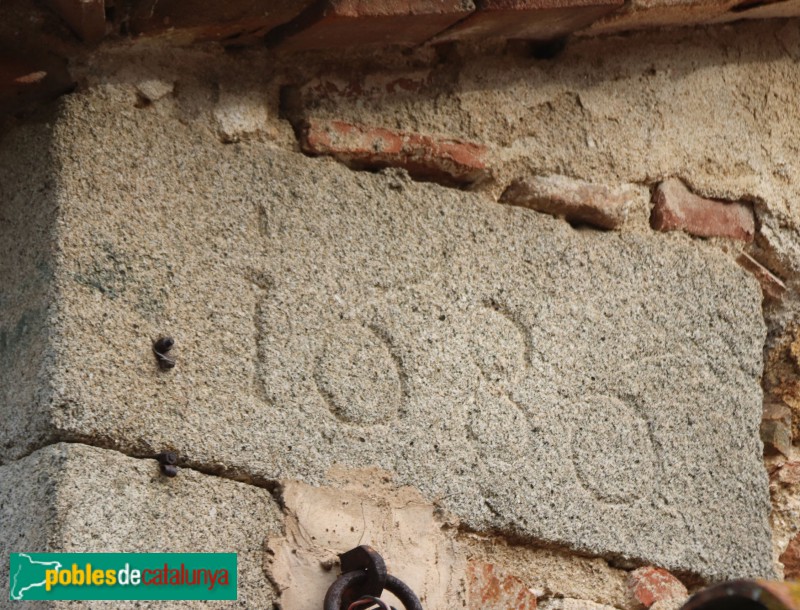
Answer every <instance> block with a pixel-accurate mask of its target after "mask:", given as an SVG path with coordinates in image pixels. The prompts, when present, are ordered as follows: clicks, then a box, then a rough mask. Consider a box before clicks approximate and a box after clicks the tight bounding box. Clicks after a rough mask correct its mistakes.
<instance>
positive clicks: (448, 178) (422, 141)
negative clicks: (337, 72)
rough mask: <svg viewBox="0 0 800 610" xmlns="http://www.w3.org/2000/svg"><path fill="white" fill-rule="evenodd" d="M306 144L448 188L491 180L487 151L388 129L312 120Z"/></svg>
mask: <svg viewBox="0 0 800 610" xmlns="http://www.w3.org/2000/svg"><path fill="white" fill-rule="evenodd" d="M300 144H301V147H302V149H303V151H304V152H306V153H308V154H311V155H330V156H332V157H335V158H336V159H338V160H339V161H341V162H342V163H344V164H346V165H348V166H349V167H352V168H354V169H379V168H383V167H401V168H403V169H405V170H407V171H408V173H409V174H411V175H412V176H414V177H415V178H419V179H423V180H431V181H434V182H441V183H444V184H469V183H472V182H476V181H479V180H482V179H484V178H486V177H488V175H489V171H488V169H487V167H486V163H485V161H484V157H485V155H486V152H487V149H486V147H485V146H481V145H480V144H473V143H470V142H463V141H460V140H451V139H445V138H435V137H432V136H426V135H421V134H416V133H407V132H402V131H392V130H390V129H384V128H382V127H368V126H364V125H354V124H352V123H346V122H344V121H320V120H316V119H311V120H310V121H308V123H307V124H306V126H305V127H304V129H303V130H302V133H301V138H300Z"/></svg>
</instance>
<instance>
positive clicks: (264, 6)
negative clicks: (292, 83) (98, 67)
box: [130, 0, 314, 42]
mask: <svg viewBox="0 0 800 610" xmlns="http://www.w3.org/2000/svg"><path fill="white" fill-rule="evenodd" d="M313 3H314V0H225V1H224V2H209V1H208V0H158V2H153V0H136V2H135V4H134V7H133V9H132V10H131V19H130V27H131V31H132V32H133V33H135V34H148V35H153V34H163V33H165V32H169V33H171V34H172V35H177V36H179V37H182V38H184V39H186V41H187V42H188V41H193V40H216V41H222V42H224V41H233V40H238V39H239V38H240V37H242V36H248V37H250V38H256V37H259V36H262V37H263V36H264V35H265V34H267V33H268V32H269V31H271V30H273V29H274V28H276V27H277V26H280V25H283V24H284V23H287V22H288V21H291V20H292V19H294V18H295V17H297V16H298V15H300V14H301V13H302V12H303V10H304V9H306V8H307V7H309V6H311V5H312V4H313Z"/></svg>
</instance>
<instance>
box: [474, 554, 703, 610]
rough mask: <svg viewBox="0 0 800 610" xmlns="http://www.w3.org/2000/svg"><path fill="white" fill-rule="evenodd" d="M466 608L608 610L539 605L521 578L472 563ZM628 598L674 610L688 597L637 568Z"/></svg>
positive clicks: (677, 585) (658, 573) (657, 572)
mask: <svg viewBox="0 0 800 610" xmlns="http://www.w3.org/2000/svg"><path fill="white" fill-rule="evenodd" d="M467 581H468V582H467V584H468V592H467V593H468V606H467V607H468V608H469V609H474V610H478V609H481V610H509V609H510V608H513V609H514V610H534V609H536V608H539V607H542V608H544V607H545V606H547V607H548V608H562V609H563V610H567V609H569V608H573V609H576V610H577V609H580V610H589V609H595V608H596V609H597V610H601V609H609V610H610V607H609V606H604V605H601V604H596V603H593V602H589V601H586V600H570V599H567V600H564V599H557V600H553V602H555V603H553V602H550V603H547V602H546V603H545V604H542V605H541V606H540V605H539V604H540V602H539V599H540V597H541V595H542V594H541V592H537V591H536V589H533V588H531V587H529V586H528V585H526V584H525V583H524V582H523V581H522V580H521V579H520V578H518V577H517V576H515V575H513V574H509V573H507V572H505V571H504V570H503V569H502V568H500V567H498V566H495V565H493V564H490V563H485V562H481V561H471V562H470V563H469V565H468V568H467ZM628 596H629V598H630V601H631V603H632V604H633V605H636V606H637V607H639V608H650V609H652V610H677V609H678V608H679V607H680V606H681V605H683V603H684V602H685V601H686V599H687V598H688V596H689V593H688V591H687V590H686V587H685V586H684V585H683V583H682V582H681V581H680V580H678V579H677V578H675V576H673V575H672V574H670V573H669V572H668V571H667V570H664V569H662V568H657V567H653V566H647V567H643V568H639V569H637V570H634V571H633V572H631V573H630V575H629V577H628Z"/></svg>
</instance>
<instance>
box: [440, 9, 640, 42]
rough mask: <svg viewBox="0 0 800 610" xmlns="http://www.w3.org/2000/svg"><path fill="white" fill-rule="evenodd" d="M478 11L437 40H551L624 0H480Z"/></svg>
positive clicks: (584, 25)
mask: <svg viewBox="0 0 800 610" xmlns="http://www.w3.org/2000/svg"><path fill="white" fill-rule="evenodd" d="M477 4H478V11H476V12H475V13H473V14H472V15H471V16H470V17H468V18H467V19H465V20H464V21H462V22H461V23H459V24H458V25H456V26H455V27H453V28H451V29H450V30H448V31H447V32H444V33H443V34H442V35H441V36H438V37H437V38H436V39H435V40H434V42H448V41H452V40H473V39H485V38H489V37H499V38H507V39H524V40H552V39H554V38H560V37H562V36H566V35H567V34H569V33H571V32H574V31H575V30H579V29H581V28H584V27H586V26H588V25H589V24H591V23H593V22H594V21H596V20H597V19H599V18H600V17H602V16H603V15H606V14H607V13H610V12H611V11H613V10H615V9H618V8H620V7H622V6H623V5H624V4H625V2H624V0H482V1H481V0H478V1H477Z"/></svg>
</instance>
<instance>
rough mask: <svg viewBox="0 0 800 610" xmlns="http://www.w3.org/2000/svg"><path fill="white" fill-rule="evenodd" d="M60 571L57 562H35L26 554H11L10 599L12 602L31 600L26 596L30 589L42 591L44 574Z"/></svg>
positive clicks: (59, 565)
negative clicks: (40, 589) (50, 571)
mask: <svg viewBox="0 0 800 610" xmlns="http://www.w3.org/2000/svg"><path fill="white" fill-rule="evenodd" d="M60 569H61V564H60V563H59V562H58V561H37V560H36V559H33V558H32V557H31V556H30V555H28V554H27V553H13V554H12V555H11V569H10V573H11V574H10V576H11V579H10V581H9V594H10V598H11V599H12V600H24V599H32V598H31V597H26V594H29V593H28V592H29V591H31V589H38V588H42V589H44V586H45V572H46V571H47V570H60ZM37 593H38V591H37Z"/></svg>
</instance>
